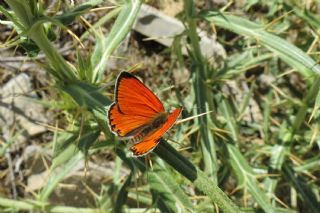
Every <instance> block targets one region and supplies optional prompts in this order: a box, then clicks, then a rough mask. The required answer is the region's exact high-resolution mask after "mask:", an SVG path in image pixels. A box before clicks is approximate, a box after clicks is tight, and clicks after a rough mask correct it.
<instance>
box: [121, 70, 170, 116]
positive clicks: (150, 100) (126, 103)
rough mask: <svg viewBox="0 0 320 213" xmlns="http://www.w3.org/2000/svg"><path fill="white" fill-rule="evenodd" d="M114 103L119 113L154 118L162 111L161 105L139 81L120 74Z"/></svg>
mask: <svg viewBox="0 0 320 213" xmlns="http://www.w3.org/2000/svg"><path fill="white" fill-rule="evenodd" d="M115 102H116V103H117V105H118V108H119V110H120V112H121V113H123V114H125V115H134V116H141V117H149V118H154V117H155V116H156V115H157V114H158V113H160V112H163V111H164V107H163V104H162V103H161V101H160V100H159V99H158V97H157V96H156V95H155V94H153V92H152V91H151V90H150V89H149V88H147V87H146V86H145V85H144V84H143V83H142V82H141V81H140V80H139V79H137V78H136V77H135V76H134V75H132V74H130V73H128V72H121V73H120V75H119V77H118V78H117V83H116V88H115Z"/></svg>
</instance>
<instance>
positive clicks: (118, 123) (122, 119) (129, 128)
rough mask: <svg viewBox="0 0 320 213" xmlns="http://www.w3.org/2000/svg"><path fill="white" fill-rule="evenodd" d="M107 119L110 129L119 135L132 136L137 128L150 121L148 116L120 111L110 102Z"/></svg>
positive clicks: (116, 105)
mask: <svg viewBox="0 0 320 213" xmlns="http://www.w3.org/2000/svg"><path fill="white" fill-rule="evenodd" d="M108 119H109V127H110V129H111V131H112V132H114V133H115V134H116V135H117V136H120V137H131V136H133V135H134V133H135V132H136V130H137V129H139V128H141V127H142V126H144V125H145V124H146V123H148V122H149V121H150V118H149V117H144V116H140V115H132V114H124V113H122V112H121V111H120V110H119V107H118V104H116V103H113V104H111V106H110V108H109V110H108Z"/></svg>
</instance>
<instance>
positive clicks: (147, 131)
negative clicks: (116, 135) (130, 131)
mask: <svg viewBox="0 0 320 213" xmlns="http://www.w3.org/2000/svg"><path fill="white" fill-rule="evenodd" d="M168 115H169V114H168V113H166V112H163V113H159V115H157V116H156V117H155V118H154V119H152V120H151V121H150V122H149V123H148V124H146V125H144V126H143V128H141V131H139V132H138V133H137V134H136V135H135V136H134V137H133V138H132V139H130V141H131V142H133V143H138V142H139V141H141V140H142V139H143V138H146V137H147V136H149V135H151V134H152V133H153V132H154V131H156V130H157V129H159V128H160V127H161V126H162V125H163V124H164V123H165V122H166V121H167V119H168Z"/></svg>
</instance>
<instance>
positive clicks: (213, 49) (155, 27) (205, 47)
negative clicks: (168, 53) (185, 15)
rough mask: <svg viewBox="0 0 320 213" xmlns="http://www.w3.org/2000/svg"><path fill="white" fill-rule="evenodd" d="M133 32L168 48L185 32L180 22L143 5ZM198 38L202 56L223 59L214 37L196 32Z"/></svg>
mask: <svg viewBox="0 0 320 213" xmlns="http://www.w3.org/2000/svg"><path fill="white" fill-rule="evenodd" d="M134 30H136V31H137V32H139V33H141V34H143V35H145V36H148V37H150V38H152V39H154V40H155V41H157V42H159V43H161V44H163V45H165V46H168V47H170V46H171V45H172V43H173V39H174V37H175V36H176V35H180V34H181V33H182V32H184V31H185V27H184V25H183V24H182V22H181V21H179V20H178V19H175V18H172V17H170V16H167V15H165V14H164V13H162V12H160V11H158V10H157V9H155V8H153V7H151V6H148V5H146V4H143V5H142V6H141V9H140V13H139V15H138V18H137V22H136V24H135V25H134ZM198 34H199V36H200V48H201V51H202V54H203V55H204V56H205V57H207V58H209V59H211V58H214V59H215V58H216V57H219V58H225V57H226V52H225V50H224V48H223V47H222V45H221V44H219V43H218V42H217V41H216V40H215V37H214V36H210V37H208V36H207V35H206V33H204V32H202V31H200V30H198ZM183 46H185V45H183ZM182 52H183V54H185V55H186V54H187V50H186V49H183V50H182Z"/></svg>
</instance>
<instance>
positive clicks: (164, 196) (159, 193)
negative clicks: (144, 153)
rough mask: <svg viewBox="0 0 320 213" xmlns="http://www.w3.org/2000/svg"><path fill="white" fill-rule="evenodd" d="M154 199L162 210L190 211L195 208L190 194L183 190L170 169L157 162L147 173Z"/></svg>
mask: <svg viewBox="0 0 320 213" xmlns="http://www.w3.org/2000/svg"><path fill="white" fill-rule="evenodd" d="M146 176H147V178H148V183H149V185H150V189H151V191H152V194H153V200H154V201H155V202H156V203H157V206H158V208H159V209H161V210H162V212H179V211H182V212H190V211H192V210H193V206H192V203H191V202H190V200H189V198H188V196H187V195H186V194H185V193H184V192H183V191H182V190H181V188H180V186H179V185H178V184H177V183H176V181H175V180H174V179H173V177H172V176H171V175H170V173H169V171H168V170H166V169H164V168H162V167H160V166H159V164H156V165H155V166H154V167H153V170H150V171H148V172H147V173H146Z"/></svg>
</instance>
